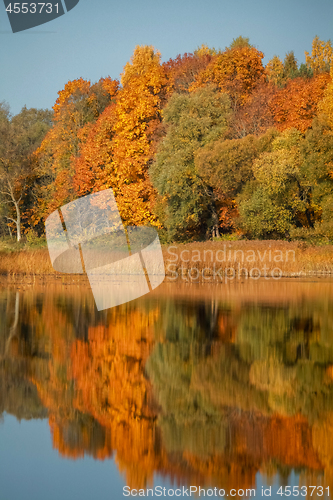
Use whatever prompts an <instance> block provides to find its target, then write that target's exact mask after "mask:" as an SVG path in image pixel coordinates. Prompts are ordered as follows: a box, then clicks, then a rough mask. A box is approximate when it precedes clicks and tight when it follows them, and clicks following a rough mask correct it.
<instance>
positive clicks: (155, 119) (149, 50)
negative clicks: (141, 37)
mask: <svg viewBox="0 0 333 500" xmlns="http://www.w3.org/2000/svg"><path fill="white" fill-rule="evenodd" d="M121 84H122V88H121V89H120V90H119V92H118V94H117V96H116V99H115V103H114V104H111V105H110V106H109V107H108V108H107V109H106V110H105V112H104V113H103V114H102V115H101V116H100V118H99V120H98V121H97V123H96V124H95V125H94V126H93V127H92V128H91V130H90V133H89V134H88V138H87V141H86V144H85V145H84V146H83V147H82V151H81V156H80V158H79V159H78V160H77V162H76V175H75V186H76V190H77V193H78V194H81V195H82V194H85V193H89V192H92V191H98V190H100V189H107V188H112V189H113V191H114V193H115V196H116V200H117V204H118V208H119V211H120V214H121V217H122V219H123V221H124V222H125V224H130V225H131V224H132V225H140V224H153V225H158V224H159V223H158V221H157V218H156V216H154V214H153V205H154V200H155V191H154V189H153V186H152V184H151V182H150V180H149V177H148V166H149V164H150V163H151V161H152V157H153V154H154V140H153V139H154V133H155V131H156V128H157V127H158V126H159V124H160V122H161V120H162V105H163V102H164V101H165V97H166V93H167V91H168V79H167V77H166V72H165V69H164V68H163V67H162V66H161V64H160V54H159V53H158V52H156V51H155V50H154V48H153V47H150V46H143V47H140V46H138V47H136V49H135V51H134V54H133V57H132V59H131V61H130V62H129V63H127V64H126V66H125V68H124V72H123V74H122V78H121Z"/></svg>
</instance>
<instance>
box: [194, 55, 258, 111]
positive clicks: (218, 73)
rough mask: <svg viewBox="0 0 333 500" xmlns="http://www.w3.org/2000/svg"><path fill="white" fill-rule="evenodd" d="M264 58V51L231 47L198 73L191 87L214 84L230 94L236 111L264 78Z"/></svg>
mask: <svg viewBox="0 0 333 500" xmlns="http://www.w3.org/2000/svg"><path fill="white" fill-rule="evenodd" d="M263 57H264V54H263V53H262V52H260V51H259V50H257V49H255V48H254V47H248V46H236V47H235V48H227V49H226V50H225V51H224V52H222V53H221V54H219V55H218V56H217V57H215V58H214V59H213V60H212V61H211V63H210V64H209V65H208V66H207V68H206V69H205V70H203V71H202V72H201V73H200V74H199V75H198V77H197V79H196V82H195V83H194V84H193V85H192V86H191V88H190V90H191V89H192V90H194V89H196V88H200V87H202V86H204V85H206V84H207V83H213V84H215V85H217V86H218V87H219V88H220V89H221V91H223V92H226V93H227V94H228V95H229V97H230V99H231V103H232V108H233V110H236V109H237V108H238V107H239V106H241V105H243V104H244V103H245V102H246V101H247V99H248V97H249V95H250V94H251V92H252V90H253V88H254V87H255V86H256V85H257V84H258V83H259V82H260V81H262V80H263V79H264V72H265V70H264V67H263V65H262V58H263Z"/></svg>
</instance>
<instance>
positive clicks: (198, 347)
mask: <svg viewBox="0 0 333 500" xmlns="http://www.w3.org/2000/svg"><path fill="white" fill-rule="evenodd" d="M124 486H128V489H129V488H131V489H136V490H140V489H142V490H144V491H143V492H144V493H146V494H147V492H146V488H154V487H156V486H161V487H162V488H163V487H165V488H166V490H165V492H166V495H167V491H168V489H172V491H175V492H176V493H175V495H178V497H179V496H180V497H182V498H188V497H187V496H186V491H187V492H188V493H190V490H189V488H190V486H192V487H193V490H194V487H197V488H199V486H200V487H201V488H203V489H205V492H206V497H207V496H208V495H210V493H211V492H213V491H214V490H213V489H214V488H217V490H216V491H218V490H221V492H222V490H225V497H227V496H234V497H235V498H237V497H240V496H242V495H243V494H242V490H244V495H245V493H246V489H252V488H253V489H255V492H252V497H253V496H254V495H256V497H260V498H264V497H263V495H262V488H264V489H265V491H266V493H267V495H268V494H270V498H277V499H281V498H285V496H281V495H278V488H279V487H281V486H282V488H283V489H282V490H281V491H282V492H287V493H288V488H287V490H285V489H284V488H285V487H286V486H291V491H293V487H294V495H295V496H296V495H297V493H299V496H300V497H301V496H303V497H308V498H310V497H312V498H319V497H321V498H324V497H325V496H327V493H328V488H330V490H331V491H330V493H332V492H333V281H329V280H317V281H316V280H304V281H298V280H284V281H283V280H280V281H251V282H244V283H231V284H229V285H218V286H212V285H210V286H209V285H190V286H187V287H186V286H181V285H177V284H165V285H162V286H161V287H160V288H159V289H157V290H156V291H155V292H154V293H151V294H149V295H148V296H146V297H143V298H141V299H138V300H136V301H133V302H131V303H128V304H125V305H123V306H120V307H117V308H113V309H110V310H108V311H102V312H97V310H96V308H95V305H94V301H93V298H92V294H91V292H90V290H89V289H88V288H86V287H85V286H81V287H80V286H77V285H71V286H56V285H51V284H50V285H48V286H44V287H37V286H35V287H28V286H23V285H22V286H21V287H20V288H18V289H15V288H12V289H11V288H7V289H6V288H2V289H1V290H0V500H53V499H54V500H59V499H61V500H76V499H80V500H104V499H108V500H110V499H112V500H113V499H115V500H118V499H121V498H126V497H125V496H123V487H124ZM310 486H313V487H316V488H310ZM302 487H303V489H302ZM177 488H178V489H177ZM183 488H184V490H185V491H184V490H183ZM186 488H187V490H186ZM232 489H236V490H238V491H237V492H236V493H234V492H231V490H232ZM239 490H240V491H239ZM127 491H128V490H127ZM161 491H162V492H163V490H161ZM221 492H220V493H221ZM230 492H231V493H230ZM133 493H135V492H133ZM138 493H140V492H139V491H138ZM141 493H142V492H141ZM222 493H223V492H222ZM311 493H312V495H311ZM294 495H293V493H292V495H291V498H294ZM157 496H158V490H155V497H157ZM150 497H152V493H151V492H150ZM162 497H163V498H165V497H164V496H163V493H162ZM192 498H195V496H194V493H193V494H192ZM201 498H203V493H202V494H201Z"/></svg>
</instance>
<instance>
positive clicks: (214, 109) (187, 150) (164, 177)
mask: <svg viewBox="0 0 333 500" xmlns="http://www.w3.org/2000/svg"><path fill="white" fill-rule="evenodd" d="M229 114H230V108H229V99H228V97H227V96H226V95H225V94H221V93H220V92H218V90H217V89H216V88H215V87H213V86H207V87H205V88H202V89H199V90H197V91H196V92H193V93H191V94H189V95H185V94H174V95H173V96H172V97H171V99H170V101H169V103H168V105H167V107H166V108H165V109H164V111H163V116H164V122H165V124H166V128H167V133H166V137H165V138H164V140H163V141H162V143H161V144H160V147H159V151H158V153H157V155H156V159H155V161H154V163H153V165H152V167H151V169H150V176H151V179H152V182H153V185H154V187H155V188H156V190H157V191H158V194H159V206H160V208H161V212H162V210H163V212H164V217H163V216H162V217H163V219H164V220H163V219H162V221H163V222H164V225H165V227H166V228H167V231H168V235H169V238H170V239H180V240H181V239H187V238H191V237H202V236H203V235H204V234H205V233H207V230H209V229H210V228H212V226H214V225H215V224H216V223H217V215H216V210H215V206H214V200H213V196H212V194H213V193H212V188H211V186H209V185H207V183H206V182H205V181H204V180H203V179H202V177H201V176H200V174H199V173H198V171H197V168H196V166H195V154H196V152H197V151H198V150H199V149H200V148H201V147H203V146H205V145H206V144H208V143H209V142H211V141H214V140H217V139H218V138H220V137H222V136H223V134H224V133H225V132H226V130H227V125H228V118H229ZM160 217H161V215H160Z"/></svg>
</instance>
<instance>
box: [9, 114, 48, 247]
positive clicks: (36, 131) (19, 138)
mask: <svg viewBox="0 0 333 500" xmlns="http://www.w3.org/2000/svg"><path fill="white" fill-rule="evenodd" d="M51 120H52V112H51V111H48V110H38V109H35V108H31V109H27V108H26V107H24V108H22V110H21V112H20V113H19V114H17V115H15V116H13V117H11V116H10V114H9V110H8V108H6V106H4V105H3V104H2V105H0V181H1V188H0V196H1V203H2V204H6V205H8V206H9V207H11V208H8V210H5V214H6V215H5V217H6V219H7V221H10V222H11V223H13V224H14V225H15V228H16V235H17V241H20V239H21V235H22V227H21V225H22V209H24V208H26V207H24V201H25V202H27V198H28V197H29V194H30V193H29V192H28V191H29V189H30V186H29V182H32V179H33V176H34V167H33V160H32V158H31V155H32V153H33V151H34V150H35V149H36V148H37V147H38V146H39V145H40V143H41V141H42V139H43V138H44V136H45V134H46V132H47V131H48V129H49V128H50V126H51Z"/></svg>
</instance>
